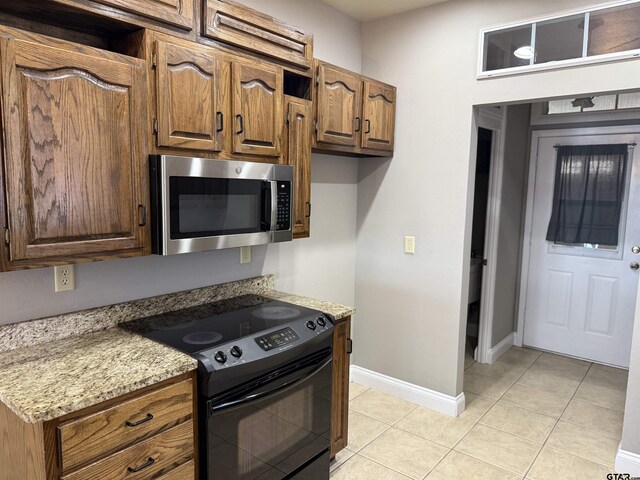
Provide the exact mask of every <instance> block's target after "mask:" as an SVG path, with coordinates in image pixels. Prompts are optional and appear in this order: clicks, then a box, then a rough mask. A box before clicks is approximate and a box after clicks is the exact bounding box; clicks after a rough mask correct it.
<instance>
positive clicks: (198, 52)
mask: <svg viewBox="0 0 640 480" xmlns="http://www.w3.org/2000/svg"><path fill="white" fill-rule="evenodd" d="M156 55H157V67H156V77H157V93H156V95H157V102H158V146H160V147H175V148H184V149H193V150H208V151H218V150H220V149H221V147H222V131H223V128H224V120H225V119H224V115H223V112H222V99H221V92H220V89H221V88H220V69H219V67H218V62H217V60H216V57H215V56H214V52H213V50H211V49H208V48H203V47H198V46H196V45H193V46H190V47H188V48H187V47H182V46H178V45H173V44H170V43H167V42H163V41H158V42H156Z"/></svg>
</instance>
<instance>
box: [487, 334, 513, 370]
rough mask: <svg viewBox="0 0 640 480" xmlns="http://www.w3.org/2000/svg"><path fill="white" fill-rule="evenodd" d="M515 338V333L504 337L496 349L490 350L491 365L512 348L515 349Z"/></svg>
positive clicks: (489, 359)
mask: <svg viewBox="0 0 640 480" xmlns="http://www.w3.org/2000/svg"><path fill="white" fill-rule="evenodd" d="M514 337H515V333H510V334H509V335H507V336H506V337H504V338H503V339H502V340H501V341H500V343H498V344H497V345H496V346H495V347H492V348H490V349H489V358H488V359H487V360H488V361H489V363H494V362H495V361H496V360H498V359H499V358H500V357H501V356H502V355H504V354H505V353H507V352H508V351H509V349H510V348H511V347H513V345H514V343H515V342H514Z"/></svg>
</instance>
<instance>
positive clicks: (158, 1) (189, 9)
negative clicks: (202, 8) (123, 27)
mask: <svg viewBox="0 0 640 480" xmlns="http://www.w3.org/2000/svg"><path fill="white" fill-rule="evenodd" d="M94 1H96V2H97V3H101V4H103V5H108V6H110V7H115V8H118V9H120V10H124V11H126V12H131V13H136V14H139V15H141V16H143V17H147V18H151V19H153V20H158V21H161V22H163V23H167V24H169V25H175V26H176V27H181V28H185V29H187V30H192V29H193V0H94Z"/></svg>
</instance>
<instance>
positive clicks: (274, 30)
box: [203, 0, 313, 68]
mask: <svg viewBox="0 0 640 480" xmlns="http://www.w3.org/2000/svg"><path fill="white" fill-rule="evenodd" d="M203 35H204V36H206V37H209V38H213V39H214V40H220V41H221V42H225V43H230V44H232V45H236V46H238V47H240V48H244V49H247V50H251V51H253V52H256V53H260V54H262V55H267V56H269V57H273V58H277V59H278V60H283V61H285V62H289V63H291V64H294V65H297V66H299V67H302V68H311V62H312V61H313V35H311V34H308V33H306V32H303V31H302V30H300V29H299V28H296V27H292V26H291V25H287V24H285V23H283V22H281V21H279V20H277V19H275V18H273V17H270V16H269V15H265V14H264V13H261V12H258V11H257V10H254V9H252V8H249V7H246V6H244V5H241V4H239V3H235V2H233V1H231V0H206V2H205V6H204V26H203Z"/></svg>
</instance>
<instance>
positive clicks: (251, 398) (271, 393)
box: [209, 356, 333, 414]
mask: <svg viewBox="0 0 640 480" xmlns="http://www.w3.org/2000/svg"><path fill="white" fill-rule="evenodd" d="M332 362H333V356H330V357H329V358H328V359H325V360H324V361H323V362H322V363H320V364H319V365H318V366H316V367H315V368H313V370H311V371H307V369H304V370H305V374H303V375H302V376H298V375H297V376H296V378H294V379H292V380H290V381H288V382H286V383H282V384H279V385H278V386H277V387H274V388H272V389H270V390H267V391H266V392H260V393H254V394H253V395H246V396H244V397H242V398H240V399H238V400H232V401H230V402H225V403H223V404H221V405H215V406H213V405H210V406H209V413H210V414H211V413H217V412H219V411H220V410H226V409H228V408H233V407H239V406H241V405H244V404H246V403H250V402H255V401H257V400H267V399H269V398H271V397H275V396H276V395H282V394H283V393H285V392H287V391H288V390H291V389H293V388H296V387H297V386H298V385H300V384H301V383H303V382H306V381H307V380H309V379H311V378H312V377H313V376H314V375H316V374H317V373H318V372H320V370H322V369H323V368H325V367H327V366H329V365H331V363H332Z"/></svg>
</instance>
